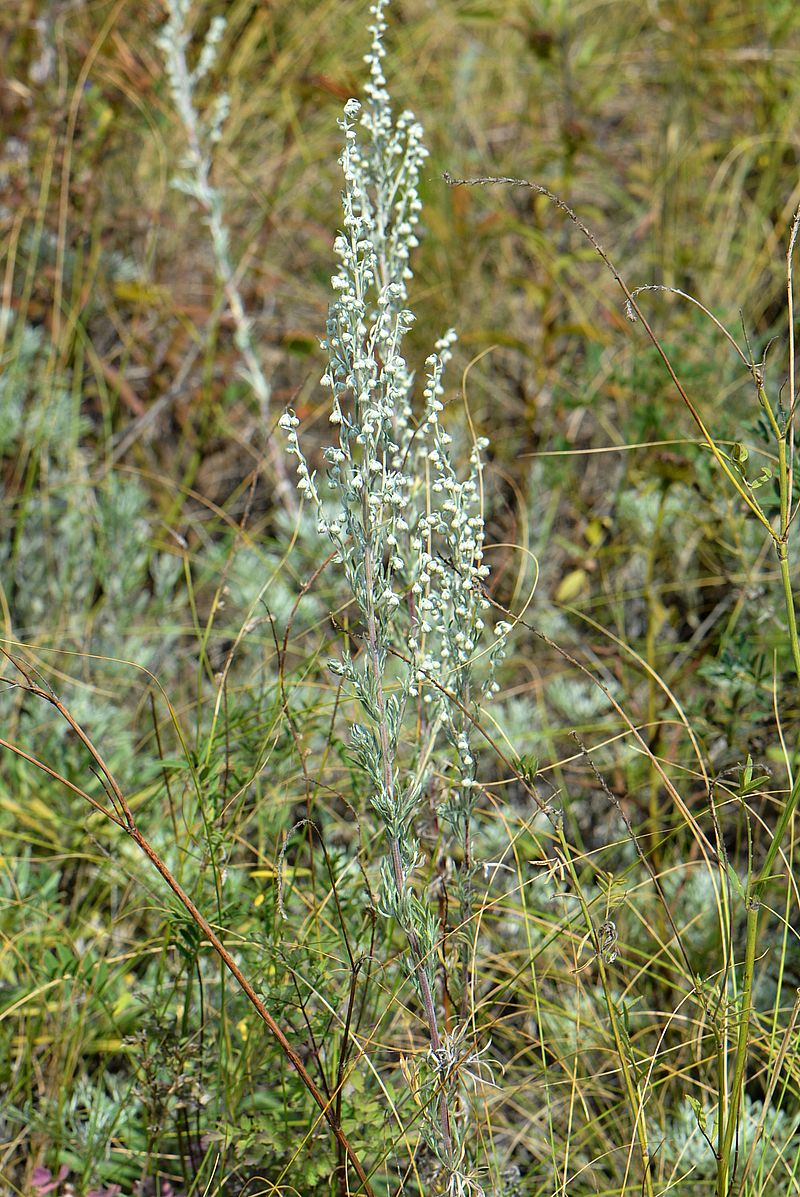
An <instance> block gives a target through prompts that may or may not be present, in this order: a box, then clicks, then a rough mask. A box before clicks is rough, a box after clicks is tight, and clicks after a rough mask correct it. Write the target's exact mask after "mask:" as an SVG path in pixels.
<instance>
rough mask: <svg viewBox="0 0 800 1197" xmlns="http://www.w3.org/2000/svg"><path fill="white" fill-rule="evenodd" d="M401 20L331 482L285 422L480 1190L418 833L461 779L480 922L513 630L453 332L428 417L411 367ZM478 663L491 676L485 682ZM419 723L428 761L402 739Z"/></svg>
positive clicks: (448, 1081) (442, 349)
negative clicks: (396, 103)
mask: <svg viewBox="0 0 800 1197" xmlns="http://www.w3.org/2000/svg"><path fill="white" fill-rule="evenodd" d="M385 8H386V0H379V2H378V3H376V4H375V5H374V6H373V7H372V8H371V9H370V12H371V13H372V15H373V17H374V23H373V24H372V25H371V26H370V32H371V34H372V46H371V50H370V52H369V54H368V55H367V56H366V61H367V63H368V65H369V70H370V77H369V81H368V83H367V84H366V87H365V93H366V102H365V104H364V106H363V107H362V105H361V104H360V103H359V102H358V101H357V100H355V99H351V100H349V101H348V102H347V104H346V105H345V108H344V116H343V118H342V119H341V120H340V122H339V124H340V127H341V129H342V132H343V134H344V149H343V152H342V155H341V158H340V163H341V167H342V171H343V174H344V192H343V197H342V200H343V224H342V231H341V233H340V234H339V235H338V236H337V237H336V240H335V242H334V250H335V253H336V256H337V258H338V261H339V266H338V270H337V272H336V274H335V275H334V276H333V279H332V286H333V289H334V291H335V293H336V299H335V301H334V302H333V304H332V305H331V307H330V310H329V315H328V321H327V331H326V337H325V339H324V341H323V342H322V347H323V349H324V350H326V352H327V355H328V365H327V368H326V370H325V373H324V375H323V378H322V383H323V385H324V386H325V387H327V388H329V389H330V391H331V400H332V401H331V414H330V417H329V418H330V423H331V424H332V425H333V426H334V427H335V428H336V429H337V430H338V441H337V443H336V444H334V445H330V446H328V447H327V448H326V449H325V450H324V458H325V461H326V465H327V468H326V475H327V486H325V487H323V486H322V483H321V482H320V480H319V479H318V476H317V472H316V471H315V470H313V469H312V468H311V466H310V465H309V463H308V460H307V458H306V456H305V453H304V451H303V449H302V448H301V446H300V443H299V439H298V433H297V429H298V426H299V420H298V418H297V416H296V415H295V414H294V412H293V411H291V410H289V411H287V412H285V413H284V415H283V416H282V417H281V420H280V423H281V426H282V427H283V429H284V430H285V432H286V434H287V438H288V448H289V451H290V452H291V453H292V454H293V455H294V456H295V457H296V459H297V475H298V481H297V486H298V490H299V491H300V494H301V495H302V496H303V498H304V500H306V501H307V502H308V503H309V504H310V505H311V506H312V508H313V510H315V512H316V517H317V528H318V531H319V533H320V534H321V535H322V536H324V537H326V538H328V539H329V540H330V541H331V542H332V544H333V546H334V549H335V554H336V560H337V561H338V562H339V563H340V565H341V567H342V569H343V571H344V574H345V577H346V579H347V582H348V584H349V587H350V590H351V592H352V595H353V599H354V601H355V604H356V606H357V608H358V610H359V613H360V617H361V621H362V624H363V629H364V630H363V635H362V642H363V652H362V653H361V654H359V656H358V657H357V658H356V659H353V658H352V657H351V656H349V655H347V654H345V655H344V657H343V658H342V659H339V660H336V661H333V662H331V663H330V667H331V669H332V670H333V671H334V672H335V673H338V674H340V675H342V676H343V677H344V679H345V680H346V682H347V683H348V684H349V687H350V689H351V692H352V693H353V695H354V696H355V698H356V699H357V701H358V703H359V705H360V709H361V712H362V718H361V720H360V721H359V722H358V723H355V724H353V726H352V728H351V749H352V752H353V755H354V757H355V759H356V760H357V762H358V764H359V765H360V766H361V768H362V769H363V771H364V773H365V774H366V776H367V777H368V779H369V782H370V787H371V804H372V808H373V810H374V812H375V813H376V815H377V816H378V818H379V819H380V821H381V824H382V826H383V830H384V833H385V844H386V852H385V856H384V858H383V859H382V861H381V910H382V913H383V914H384V915H385V916H386V917H387V918H393V919H395V920H396V922H397V923H398V924H399V925H400V927H402V929H403V931H404V933H405V935H406V938H407V941H408V944H409V948H410V953H409V963H410V974H411V978H412V980H413V984H414V986H415V988H416V991H417V994H418V996H419V999H420V1002H421V1005H422V1008H423V1011H424V1015H425V1021H426V1025H427V1032H428V1037H429V1043H430V1046H429V1051H428V1054H427V1058H426V1060H425V1062H424V1064H422V1065H420V1066H418V1068H417V1069H416V1070H415V1071H412V1072H411V1073H410V1080H411V1084H412V1088H413V1089H414V1092H415V1097H416V1098H417V1100H418V1102H419V1103H420V1105H421V1106H422V1107H423V1109H424V1117H423V1122H422V1134H423V1137H424V1139H425V1141H426V1142H427V1144H428V1146H429V1148H430V1149H431V1150H432V1151H433V1152H434V1153H435V1155H436V1157H437V1159H438V1161H439V1165H440V1173H441V1175H442V1177H444V1190H445V1191H446V1192H448V1193H452V1194H467V1193H473V1194H481V1193H483V1192H484V1189H483V1187H482V1184H481V1183H480V1181H479V1180H478V1178H477V1176H478V1174H477V1172H476V1169H475V1164H474V1161H472V1160H471V1159H470V1149H469V1147H468V1138H467V1132H468V1130H469V1126H470V1122H471V1119H472V1116H473V1115H472V1111H471V1102H470V1098H471V1096H472V1094H473V1093H474V1091H475V1090H476V1089H477V1087H478V1086H479V1085H480V1084H482V1083H485V1082H486V1081H489V1082H491V1073H490V1071H489V1069H488V1066H487V1064H486V1061H485V1060H484V1058H483V1054H484V1052H485V1051H486V1047H487V1046H488V1045H486V1046H484V1047H483V1048H478V1047H477V1045H476V1044H475V1036H474V1028H473V1027H472V1023H471V1018H470V1012H469V1004H468V999H469V988H470V986H469V984H465V985H464V986H463V995H464V1002H463V1003H462V1010H461V1022H460V1023H459V1024H458V1025H457V1026H456V1027H455V1028H454V1029H453V1030H451V1031H447V1032H445V1031H444V1030H443V1029H442V1028H441V1026H440V1021H439V1016H438V1013H437V1003H436V999H435V993H436V972H437V960H438V956H439V948H440V940H441V934H442V929H441V927H440V925H439V920H438V917H437V916H436V915H435V913H434V911H433V909H432V907H431V905H430V904H429V902H428V901H427V900H426V898H425V896H424V893H423V892H422V890H421V887H420V885H419V883H417V884H416V885H415V884H414V881H415V878H417V881H418V878H419V871H420V865H421V863H422V853H421V849H420V845H419V843H418V840H417V838H416V835H415V820H416V816H417V812H418V810H419V808H420V806H421V803H422V800H423V797H424V796H425V795H426V794H427V793H428V792H429V791H428V787H429V786H430V783H431V775H432V772H433V768H434V765H435V767H436V769H437V770H438V771H439V772H440V773H448V772H449V785H448V790H449V796H448V798H447V800H446V801H445V802H444V803H443V804H442V805H441V806H440V809H439V813H440V816H441V817H442V819H443V821H444V822H445V824H446V825H447V826H448V827H449V828H450V831H451V834H452V837H454V838H455V839H457V840H458V841H459V842H460V844H461V845H462V846H463V849H462V850H461V851H459V853H458V855H459V856H460V865H461V869H462V873H461V878H460V892H461V896H462V908H463V913H462V921H465V919H466V918H468V907H469V893H470V889H471V885H470V883H471V875H472V872H473V869H474V865H473V860H472V855H473V854H472V847H471V825H472V820H473V814H474V810H475V803H476V800H477V796H478V793H479V786H478V781H477V758H476V751H475V748H474V744H473V740H474V724H475V721H476V717H477V712H478V709H479V703H480V700H481V698H482V697H484V696H487V695H491V694H493V693H494V692H495V691H496V689H497V688H498V687H497V683H496V682H495V680H494V675H493V666H494V664H495V663H496V661H497V659H498V658H499V656H500V655H501V654H502V651H503V645H504V641H505V637H506V634H507V632H508V630H509V626H508V625H507V624H505V623H503V624H500V625H498V626H497V628H496V629H495V632H496V633H497V635H496V636H495V637H494V638H493V640H492V642H491V644H490V645H488V646H487V645H486V642H485V641H486V632H487V629H486V627H485V620H484V617H485V614H486V611H487V609H488V607H489V602H488V600H487V599H486V597H485V596H484V593H483V585H484V582H485V579H486V577H487V576H488V573H489V570H488V567H487V566H486V564H485V563H484V521H483V515H482V473H481V469H482V467H481V457H480V454H481V450H482V449H484V448H485V447H486V445H487V443H488V442H487V441H486V440H484V439H483V438H479V439H476V440H475V441H474V443H473V446H472V450H471V452H470V454H469V468H468V471H467V473H466V476H465V477H462V476H461V475H460V474H459V472H458V470H457V469H456V467H455V465H454V463H453V459H452V443H453V442H452V438H451V436H450V434H449V433H448V432H447V431H446V430H445V429H444V427H443V426H442V423H441V420H440V416H441V413H442V412H443V409H444V404H443V401H442V398H443V394H444V384H443V375H444V370H445V366H446V364H447V362H448V360H449V359H450V357H451V355H452V346H453V343H454V341H455V333H454V332H453V331H452V330H450V331H448V332H447V333H445V335H444V336H443V337H441V338H440V340H439V341H438V342H437V343H436V345H435V349H434V352H433V353H432V354H431V355H430V356H429V357H428V358H427V360H426V363H425V367H426V381H425V387H424V390H423V410H422V412H421V413H420V414H419V416H417V415H416V414H415V408H414V402H413V393H414V376H413V374H412V372H411V370H410V369H409V366H408V364H407V362H406V359H405V358H404V356H403V353H402V345H403V340H404V337H405V335H406V333H407V332H408V330H409V329H410V327H411V325H412V322H413V320H414V316H413V314H412V313H411V312H410V311H409V310H408V308H407V307H406V302H407V286H408V283H409V281H410V280H411V278H412V270H411V265H410V259H411V252H412V250H413V249H414V248H415V246H416V245H417V244H418V241H417V235H416V231H417V227H418V223H419V214H420V210H421V201H420V198H419V193H418V185H419V178H420V170H421V168H422V164H423V163H424V161H425V158H426V157H427V151H426V150H425V148H424V146H423V144H422V128H421V126H420V125H419V124H418V122H417V121H416V120H415V118H414V116H413V115H412V114H411V113H410V112H403V113H402V114H401V115H400V116H399V117H398V118H397V119H394V117H393V115H392V109H391V106H390V101H389V94H388V91H387V88H386V80H385V77H384V74H383V69H382V60H383V58H384V55H385V49H384V44H383V38H384V34H385V30H386V22H385V18H384V11H385ZM359 125H360V129H361V131H362V134H363V136H362V135H360V134H359ZM329 495H330V497H329ZM480 658H482V659H483V662H484V663H485V665H486V668H485V669H484V670H483V671H482V674H483V676H482V678H481V679H478V677H477V672H478V671H477V666H478V661H479V659H480ZM412 720H413V721H414V724H415V735H414V741H415V744H416V747H415V749H414V750H410V749H409V747H408V740H407V738H404V736H403V729H404V726H405V725H406V723H407V722H409V723H410V722H411V721H412ZM417 729H419V730H418V731H417ZM443 753H444V754H447V755H448V756H449V761H450V763H449V765H445V764H443V761H442V755H443Z"/></svg>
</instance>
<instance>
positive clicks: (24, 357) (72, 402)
mask: <svg viewBox="0 0 800 1197" xmlns="http://www.w3.org/2000/svg"><path fill="white" fill-rule="evenodd" d="M0 323H2V324H4V325H5V326H6V327H7V329H8V330H9V333H10V338H9V345H8V348H7V349H6V350H5V352H4V353H3V354H2V356H0V410H2V412H3V422H2V431H1V432H0V466H2V474H3V476H4V477H7V478H9V479H11V478H14V477H15V475H17V472H18V470H19V469H20V467H21V468H22V469H23V470H24V471H25V472H26V473H27V476H28V477H31V478H33V479H34V484H33V485H32V486H31V487H30V489H28V487H27V486H26V485H25V484H24V481H23V477H21V476H19V477H17V481H16V484H14V485H10V486H9V487H8V489H6V488H5V487H0V571H2V578H3V591H4V602H5V611H6V617H7V620H8V621H9V622H8V627H9V632H10V634H12V635H13V637H14V638H15V639H19V640H23V641H24V640H31V641H35V642H36V643H37V644H38V645H46V644H52V645H55V646H56V647H57V648H58V649H59V650H60V651H62V652H63V651H65V650H68V651H70V652H72V653H73V654H75V653H79V654H83V653H86V654H90V655H91V656H92V657H94V658H95V659H97V660H100V659H103V658H105V659H107V661H109V662H110V661H112V660H114V659H120V658H122V659H124V660H126V661H129V662H130V661H132V662H136V664H137V665H138V666H141V667H143V668H146V669H148V670H152V671H153V672H161V671H162V670H166V669H169V668H171V667H172V662H173V661H174V659H175V635H174V634H173V633H172V632H171V631H170V630H169V629H170V624H171V620H170V618H169V616H170V615H171V613H172V611H173V607H174V595H175V587H176V585H177V582H178V579H179V577H180V575H181V572H182V570H181V560H180V558H179V557H177V556H175V555H174V554H172V553H169V552H159V551H158V550H156V549H155V548H154V547H153V543H152V528H151V522H150V520H149V518H148V499H147V494H146V492H145V490H144V488H143V487H142V486H141V485H140V483H139V482H138V481H137V480H136V479H133V478H130V477H127V476H126V475H124V474H118V473H114V472H109V473H108V474H107V475H106V476H103V475H102V474H101V475H100V476H99V477H98V474H97V471H96V470H93V469H92V468H91V456H90V451H89V448H88V447H87V446H86V445H85V444H84V440H85V438H86V436H87V435H89V434H90V433H91V423H90V421H89V420H88V419H87V418H86V417H85V416H84V415H83V414H82V413H81V410H80V402H79V397H78V396H76V389H75V382H74V380H73V378H72V376H71V375H70V373H69V372H67V371H64V372H58V371H54V370H53V368H52V348H51V346H50V344H49V343H48V341H47V339H46V337H45V336H44V334H43V332H42V330H41V329H40V328H34V327H33V326H31V325H29V324H26V323H24V322H22V321H19V320H18V319H17V318H15V317H14V315H13V313H10V312H8V311H7V310H3V309H0ZM88 659H89V658H88V657H87V660H88ZM74 667H75V671H76V672H78V669H79V666H78V661H77V659H75V660H74ZM141 676H142V675H141V674H139V673H136V672H134V671H133V670H132V669H131V667H130V666H127V665H126V666H121V667H120V669H119V670H118V679H119V680H118V684H119V686H120V688H122V687H123V686H128V685H134V686H135V685H137V684H139V683H140V682H141ZM121 692H122V690H121V689H120V690H117V691H116V692H115V693H113V694H111V693H110V692H109V690H108V688H107V687H105V686H99V687H96V686H86V685H82V686H80V687H78V688H77V689H76V691H75V693H74V694H73V695H71V696H70V709H71V711H72V713H73V714H74V715H75V717H76V718H77V719H78V720H79V721H84V722H86V724H87V725H88V726H90V727H91V728H92V731H93V733H94V734H95V735H96V736H98V737H100V736H102V735H104V734H108V735H110V736H111V737H112V739H113V742H114V748H113V750H112V752H111V761H112V763H113V765H114V766H115V767H117V768H122V769H124V768H125V767H126V766H127V765H130V764H131V763H132V761H133V757H134V743H135V734H134V732H133V731H131V733H130V736H128V735H127V734H126V733H124V732H123V731H121V729H120V720H119V698H120V693H121ZM16 701H17V699H16V697H15V691H13V690H12V689H11V688H6V689H4V691H3V694H2V696H0V708H2V711H1V713H2V715H3V716H4V717H7V716H8V712H9V709H10V706H11V705H13V704H14V703H15V702H16ZM25 717H26V718H27V717H28V716H27V715H26V716H25ZM30 718H31V719H33V720H34V723H35V726H36V734H37V735H43V734H47V735H48V736H53V737H54V741H57V742H58V743H67V742H68V741H69V740H70V736H69V732H68V728H67V725H66V724H63V723H61V722H60V721H59V722H58V723H55V724H48V725H47V728H46V733H45V730H44V729H43V728H42V726H41V721H40V719H39V718H38V717H37V716H35V715H34V714H33V713H31V715H30ZM48 759H49V758H48ZM62 763H63V761H62ZM84 767H85V764H82V765H81V768H84Z"/></svg>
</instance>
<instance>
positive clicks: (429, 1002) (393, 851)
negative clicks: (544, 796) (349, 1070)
mask: <svg viewBox="0 0 800 1197" xmlns="http://www.w3.org/2000/svg"><path fill="white" fill-rule="evenodd" d="M362 517H363V520H364V533H365V537H364V538H365V541H366V545H365V550H364V582H365V587H366V594H367V610H366V616H367V637H366V642H367V651H368V653H369V659H370V667H371V669H372V676H373V678H374V680H375V695H376V703H377V708H378V714H379V716H380V718H379V720H378V735H379V737H380V744H381V767H382V770H383V784H384V786H385V789H386V795H387V798H388V799H389V801H390V803H393V802H394V798H395V787H394V762H393V760H392V752H391V746H390V744H389V729H388V727H387V724H386V703H385V699H384V693H383V674H382V671H381V665H380V652H379V648H378V626H377V620H376V617H375V598H374V589H373V584H374V576H373V562H372V548H371V544H370V537H369V534H368V530H369V526H370V517H369V504H368V502H367V496H366V494H365V495H364V498H363V500H362ZM389 854H390V857H391V864H392V875H393V877H394V884H395V888H396V890H397V893H398V895H400V894H403V893H404V892H405V889H406V886H407V884H408V879H407V877H406V873H405V870H404V868H403V860H402V855H401V852H400V842H399V840H398V838H397V836H396V835H393V836H390V837H389ZM405 931H406V936H407V938H408V944H409V947H410V948H411V954H412V956H413V958H414V968H415V971H416V975H417V982H418V984H419V990H420V995H421V997H422V1005H423V1008H424V1010H425V1018H426V1021H427V1023H428V1034H429V1037H430V1041H431V1048H432V1049H433V1051H434V1052H438V1051H439V1049H440V1047H441V1037H440V1035H439V1026H438V1020H437V1017H436V1007H435V1006H434V1002H433V994H432V993H431V987H430V983H429V981H428V975H427V971H426V968H425V961H424V959H423V954H422V950H421V948H420V943H419V937H418V936H417V933H416V931H415V930H414V928H413V927H412V926H407V927H406V928H405ZM439 1112H440V1118H441V1123H442V1145H443V1147H444V1150H445V1153H446V1155H447V1156H448V1158H450V1157H452V1152H453V1143H452V1135H451V1132H450V1108H449V1103H448V1101H447V1094H446V1093H445V1092H444V1091H442V1094H441V1097H440V1102H439Z"/></svg>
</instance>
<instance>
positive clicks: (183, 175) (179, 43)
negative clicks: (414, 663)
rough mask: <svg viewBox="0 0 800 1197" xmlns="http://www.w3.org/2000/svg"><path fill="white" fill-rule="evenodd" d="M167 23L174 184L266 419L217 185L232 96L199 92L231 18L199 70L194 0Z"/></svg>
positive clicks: (219, 25)
mask: <svg viewBox="0 0 800 1197" xmlns="http://www.w3.org/2000/svg"><path fill="white" fill-rule="evenodd" d="M166 7H167V19H166V21H165V22H164V24H163V26H162V28H161V31H160V33H159V35H158V37H157V39H156V42H157V45H158V47H159V49H160V50H161V53H162V55H163V57H164V69H165V72H166V76H167V81H168V83H169V90H170V95H171V97H172V103H173V105H174V108H175V111H176V113H177V115H178V118H179V120H180V122H181V125H182V126H183V131H184V135H185V137H186V150H185V153H184V155H183V157H182V159H181V162H180V169H179V171H178V173H177V174H176V175H175V177H174V178H173V180H172V185H173V187H175V188H176V189H177V190H178V191H182V192H183V193H184V194H186V195H188V196H191V198H192V199H193V200H195V202H196V203H197V204H198V206H199V207H200V209H201V211H202V212H203V214H204V218H205V223H206V225H207V226H208V231H209V235H210V240H211V248H212V251H213V254H214V262H215V266H216V272H217V277H218V279H219V283H220V286H221V287H222V291H223V294H224V296H225V302H226V303H227V305H228V310H229V311H230V315H231V319H232V320H233V326H234V344H235V346H236V349H237V351H238V353H239V354H240V356H241V361H242V368H241V377H242V378H243V379H244V381H245V382H246V383H247V384H248V385H249V386H250V387H251V389H252V392H253V394H254V395H255V398H256V401H257V403H258V406H259V411H260V413H261V416H262V418H263V417H266V415H267V412H268V410H269V404H270V399H271V396H272V388H271V386H270V383H269V381H268V379H267V376H266V374H265V372H264V367H263V365H262V363H261V359H260V357H259V354H258V352H257V350H256V346H255V342H254V339H253V329H252V321H251V320H250V317H249V316H248V314H247V310H246V307H245V302H244V299H243V297H242V293H241V289H240V287H239V282H238V278H237V271H236V270H234V267H233V263H232V260H231V247H230V233H229V231H228V225H227V222H226V217H225V205H224V196H223V193H222V192H221V191H220V189H219V188H218V187H216V186H215V185H214V183H213V182H212V168H213V162H214V151H215V149H216V147H217V145H218V144H219V142H220V140H221V138H222V135H223V130H224V126H225V122H226V120H227V118H228V114H229V112H230V97H229V96H228V94H227V92H225V91H220V92H219V93H218V94H217V95H216V96H215V98H214V100H213V101H212V102H211V104H210V106H209V108H208V111H207V112H202V111H201V109H200V107H199V105H198V102H197V93H198V89H200V88H201V87H202V86H203V84H204V83H205V82H206V80H207V78H208V76H209V74H210V72H211V71H212V70H213V68H214V66H215V64H216V62H217V57H218V53H219V46H220V43H221V42H222V39H223V37H224V36H225V31H226V28H227V20H226V18H225V17H224V16H215V17H213V18H212V20H211V22H210V24H209V26H208V31H207V32H206V35H205V38H204V39H203V42H202V45H201V47H200V51H199V53H198V55H197V60H196V63H195V66H194V67H193V68H192V67H190V66H189V60H188V51H189V47H190V45H191V41H192V32H193V31H192V22H191V9H192V3H191V0H166ZM269 446H270V456H271V458H272V462H273V465H274V466H275V471H276V488H277V491H278V494H279V497H280V498H281V499H282V501H283V503H284V505H285V506H286V507H287V508H288V509H289V510H290V511H291V512H292V513H294V512H295V511H296V506H297V504H296V501H295V497H294V493H293V491H292V490H291V487H290V486H289V484H288V481H287V479H286V477H285V473H284V471H283V468H282V459H281V457H280V454H279V453H277V452H276V451H274V449H273V442H272V441H271V440H270V442H269Z"/></svg>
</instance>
